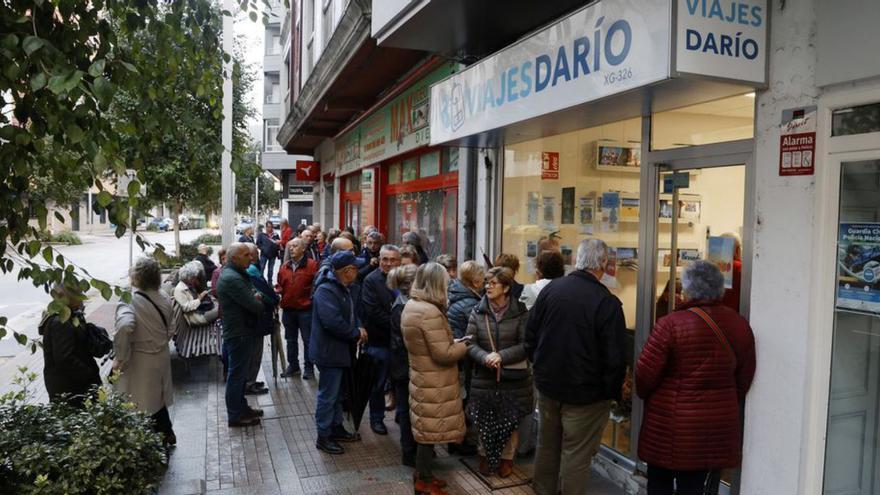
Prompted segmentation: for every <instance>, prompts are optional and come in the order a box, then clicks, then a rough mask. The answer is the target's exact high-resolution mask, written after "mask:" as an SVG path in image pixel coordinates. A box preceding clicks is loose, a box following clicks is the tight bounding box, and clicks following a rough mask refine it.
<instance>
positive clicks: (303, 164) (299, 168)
mask: <svg viewBox="0 0 880 495" xmlns="http://www.w3.org/2000/svg"><path fill="white" fill-rule="evenodd" d="M296 180H303V181H308V182H318V181H319V180H321V166H320V164H318V162H311V161H305V160H297V161H296Z"/></svg>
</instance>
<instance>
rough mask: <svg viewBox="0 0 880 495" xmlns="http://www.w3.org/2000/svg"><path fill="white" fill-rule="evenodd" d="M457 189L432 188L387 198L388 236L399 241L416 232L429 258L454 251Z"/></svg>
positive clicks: (390, 239) (394, 240)
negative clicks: (408, 233) (409, 233)
mask: <svg viewBox="0 0 880 495" xmlns="http://www.w3.org/2000/svg"><path fill="white" fill-rule="evenodd" d="M457 218H458V191H457V190H456V189H445V190H440V189H434V190H430V191H419V192H412V193H402V194H396V195H393V196H389V197H388V239H389V242H395V243H400V242H401V240H402V238H403V234H405V233H407V232H418V233H419V235H420V236H421V237H422V243H423V247H424V248H425V252H427V253H428V257H429V258H430V259H435V258H436V257H437V256H439V255H441V254H455V250H456V236H455V232H456V225H457Z"/></svg>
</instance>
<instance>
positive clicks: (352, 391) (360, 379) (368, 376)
mask: <svg viewBox="0 0 880 495" xmlns="http://www.w3.org/2000/svg"><path fill="white" fill-rule="evenodd" d="M381 365H382V363H380V362H379V361H377V360H376V359H375V358H373V356H371V355H370V354H367V353H366V352H364V350H363V349H360V350H359V352H358V353H357V357H356V358H355V360H354V366H353V367H351V368H350V371H349V373H346V375H347V376H346V377H345V385H346V386H345V389H346V392H345V396H344V397H343V404H342V405H343V409H345V410H346V411H348V413H349V414H351V419H352V425H353V427H354V430H355V432H356V431H357V430H358V428H360V425H361V420H362V419H363V417H364V411H366V409H367V404H368V403H369V402H370V394H371V393H372V392H373V384H375V383H376V379H377V378H378V376H379V373H380V366H381Z"/></svg>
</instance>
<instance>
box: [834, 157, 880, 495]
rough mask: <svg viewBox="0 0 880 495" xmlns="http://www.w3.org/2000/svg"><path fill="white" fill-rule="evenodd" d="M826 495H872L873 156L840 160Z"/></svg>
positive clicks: (876, 261) (876, 309)
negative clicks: (855, 159)
mask: <svg viewBox="0 0 880 495" xmlns="http://www.w3.org/2000/svg"><path fill="white" fill-rule="evenodd" d="M833 332H834V334H833V344H832V354H831V390H830V397H829V403H828V424H827V435H826V446H825V477H824V479H825V483H824V490H823V493H824V494H827V495H868V494H876V493H880V455H878V454H880V436H878V424H880V406H878V401H880V156H877V157H876V158H875V159H868V160H857V161H841V162H840V216H839V230H838V238H837V287H836V302H835V310H834V330H833Z"/></svg>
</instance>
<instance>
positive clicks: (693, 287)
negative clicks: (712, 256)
mask: <svg viewBox="0 0 880 495" xmlns="http://www.w3.org/2000/svg"><path fill="white" fill-rule="evenodd" d="M681 290H682V292H684V295H685V296H686V297H687V298H688V299H689V300H691V301H715V300H718V299H721V297H722V296H724V275H722V274H721V270H719V269H718V266H716V265H715V263H712V262H709V261H706V260H694V261H692V262H690V263H689V264H688V265H687V266H686V267H685V268H684V271H683V272H682V274H681Z"/></svg>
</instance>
